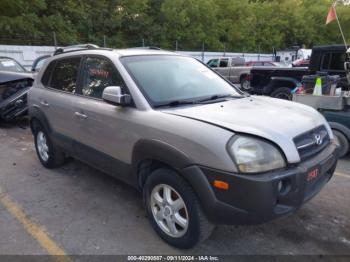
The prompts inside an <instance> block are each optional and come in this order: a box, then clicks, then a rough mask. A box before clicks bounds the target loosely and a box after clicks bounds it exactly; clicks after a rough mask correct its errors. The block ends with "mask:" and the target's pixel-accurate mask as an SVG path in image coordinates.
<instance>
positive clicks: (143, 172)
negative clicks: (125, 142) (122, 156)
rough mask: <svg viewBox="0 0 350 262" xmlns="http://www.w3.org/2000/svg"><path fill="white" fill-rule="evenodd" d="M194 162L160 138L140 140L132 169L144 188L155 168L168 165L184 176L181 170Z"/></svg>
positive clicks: (139, 185)
mask: <svg viewBox="0 0 350 262" xmlns="http://www.w3.org/2000/svg"><path fill="white" fill-rule="evenodd" d="M193 164H194V162H193V160H192V159H191V158H190V157H189V156H188V155H186V154H185V153H184V152H182V151H181V150H179V149H177V148H176V147H174V146H172V145H169V144H167V143H165V142H162V141H159V140H148V139H143V140H140V141H138V142H137V143H136V144H135V146H134V149H133V154H132V171H133V174H134V175H135V176H136V178H137V182H138V188H139V189H142V187H143V185H144V183H145V181H146V179H147V176H148V175H149V174H150V173H151V172H152V171H154V170H155V169H158V168H160V167H167V168H169V169H173V170H175V171H176V172H177V173H179V174H180V175H181V176H182V177H183V174H182V173H181V170H182V169H184V168H185V167H188V166H190V165H193ZM185 179H186V178H185Z"/></svg>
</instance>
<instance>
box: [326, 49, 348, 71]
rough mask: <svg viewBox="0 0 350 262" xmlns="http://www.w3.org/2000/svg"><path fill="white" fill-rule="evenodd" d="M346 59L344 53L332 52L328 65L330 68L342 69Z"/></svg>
mask: <svg viewBox="0 0 350 262" xmlns="http://www.w3.org/2000/svg"><path fill="white" fill-rule="evenodd" d="M345 61H346V54H345V53H333V54H332V58H331V63H330V65H329V69H330V70H337V71H339V70H344V63H345Z"/></svg>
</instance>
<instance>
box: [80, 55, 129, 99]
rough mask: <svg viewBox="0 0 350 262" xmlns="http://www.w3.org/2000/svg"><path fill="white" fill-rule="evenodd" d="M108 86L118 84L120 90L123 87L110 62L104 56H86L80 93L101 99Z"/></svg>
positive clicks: (121, 80)
mask: <svg viewBox="0 0 350 262" xmlns="http://www.w3.org/2000/svg"><path fill="white" fill-rule="evenodd" d="M108 86H120V87H121V88H122V90H123V89H124V87H125V85H124V82H123V79H122V77H121V76H120V74H119V72H118V71H117V69H116V68H115V67H114V65H113V64H112V62H110V61H109V60H108V59H106V58H104V57H87V58H86V60H85V63H84V67H83V86H82V94H83V95H84V96H89V97H94V98H99V99H101V98H102V93H103V90H104V89H105V88H106V87H108ZM123 91H124V92H125V90H123Z"/></svg>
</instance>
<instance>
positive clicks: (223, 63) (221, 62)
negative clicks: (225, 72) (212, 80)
mask: <svg viewBox="0 0 350 262" xmlns="http://www.w3.org/2000/svg"><path fill="white" fill-rule="evenodd" d="M227 66H228V59H221V60H220V67H227Z"/></svg>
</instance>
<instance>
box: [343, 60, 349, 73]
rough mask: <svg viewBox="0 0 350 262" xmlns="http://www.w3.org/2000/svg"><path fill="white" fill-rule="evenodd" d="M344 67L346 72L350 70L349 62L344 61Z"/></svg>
mask: <svg viewBox="0 0 350 262" xmlns="http://www.w3.org/2000/svg"><path fill="white" fill-rule="evenodd" d="M344 69H345V71H346V72H349V71H350V62H345V63H344Z"/></svg>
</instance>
